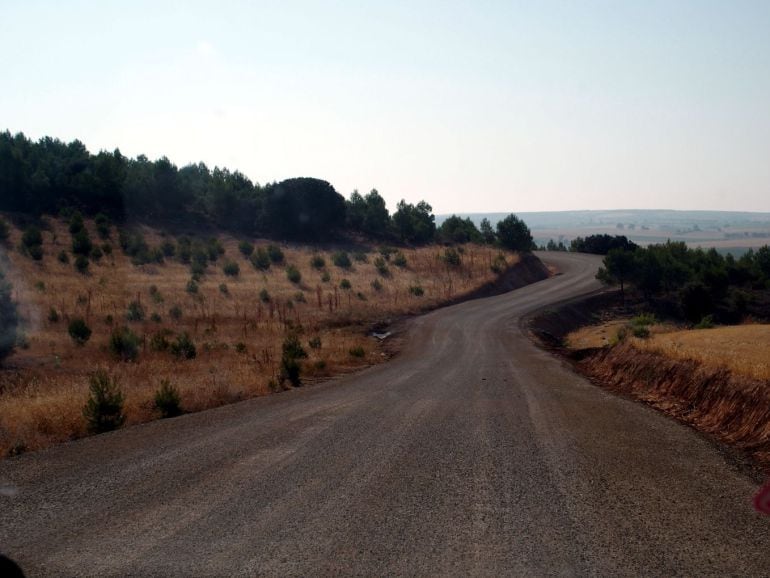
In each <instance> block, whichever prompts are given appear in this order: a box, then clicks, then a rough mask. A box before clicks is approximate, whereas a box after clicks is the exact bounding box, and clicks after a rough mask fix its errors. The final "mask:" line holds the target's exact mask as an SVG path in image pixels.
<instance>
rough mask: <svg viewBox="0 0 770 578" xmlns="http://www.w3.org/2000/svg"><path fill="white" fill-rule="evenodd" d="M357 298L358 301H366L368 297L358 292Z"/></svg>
mask: <svg viewBox="0 0 770 578" xmlns="http://www.w3.org/2000/svg"><path fill="white" fill-rule="evenodd" d="M356 297H358V300H359V301H366V295H364V294H363V293H361V291H358V292H357V293H356Z"/></svg>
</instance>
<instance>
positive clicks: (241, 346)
mask: <svg viewBox="0 0 770 578" xmlns="http://www.w3.org/2000/svg"><path fill="white" fill-rule="evenodd" d="M235 351H236V353H246V344H245V343H243V341H239V342H238V343H236V344H235Z"/></svg>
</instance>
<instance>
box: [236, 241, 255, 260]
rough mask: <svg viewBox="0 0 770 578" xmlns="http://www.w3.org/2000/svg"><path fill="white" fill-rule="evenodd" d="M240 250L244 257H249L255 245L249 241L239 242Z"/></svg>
mask: <svg viewBox="0 0 770 578" xmlns="http://www.w3.org/2000/svg"><path fill="white" fill-rule="evenodd" d="M238 250H239V251H240V252H241V254H242V255H243V256H244V257H249V256H250V255H251V254H252V253H253V252H254V245H253V244H251V243H249V242H248V241H241V242H240V243H238Z"/></svg>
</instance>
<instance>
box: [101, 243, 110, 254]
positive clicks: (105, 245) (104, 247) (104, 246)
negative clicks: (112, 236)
mask: <svg viewBox="0 0 770 578" xmlns="http://www.w3.org/2000/svg"><path fill="white" fill-rule="evenodd" d="M102 253H104V254H105V255H107V256H109V255H112V245H110V244H109V243H102Z"/></svg>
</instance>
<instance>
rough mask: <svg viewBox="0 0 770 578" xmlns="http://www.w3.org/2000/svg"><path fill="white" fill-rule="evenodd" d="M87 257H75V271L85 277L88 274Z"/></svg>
mask: <svg viewBox="0 0 770 578" xmlns="http://www.w3.org/2000/svg"><path fill="white" fill-rule="evenodd" d="M88 265H89V261H88V257H85V256H83V255H78V256H77V257H75V269H77V271H78V273H80V274H82V275H85V274H86V273H88Z"/></svg>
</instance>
